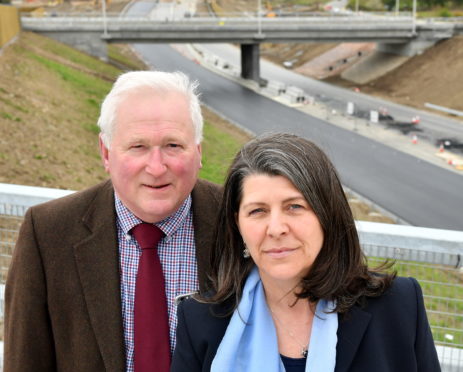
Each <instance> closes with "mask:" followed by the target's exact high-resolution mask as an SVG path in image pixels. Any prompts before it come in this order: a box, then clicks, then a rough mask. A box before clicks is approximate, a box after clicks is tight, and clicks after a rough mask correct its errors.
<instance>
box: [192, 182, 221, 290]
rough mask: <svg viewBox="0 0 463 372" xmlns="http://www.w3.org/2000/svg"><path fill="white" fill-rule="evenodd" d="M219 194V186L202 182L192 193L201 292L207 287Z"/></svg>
mask: <svg viewBox="0 0 463 372" xmlns="http://www.w3.org/2000/svg"><path fill="white" fill-rule="evenodd" d="M221 193H222V191H221V189H220V188H219V186H217V185H215V184H212V183H210V182H207V181H204V180H198V182H197V183H196V185H195V187H194V189H193V191H192V207H193V226H194V230H195V245H196V260H197V264H198V280H199V285H200V288H201V290H206V286H207V284H206V283H207V272H208V270H209V251H210V249H211V248H212V246H213V244H214V243H213V241H212V240H213V235H214V229H215V222H216V216H217V212H218V211H219V206H220V197H221Z"/></svg>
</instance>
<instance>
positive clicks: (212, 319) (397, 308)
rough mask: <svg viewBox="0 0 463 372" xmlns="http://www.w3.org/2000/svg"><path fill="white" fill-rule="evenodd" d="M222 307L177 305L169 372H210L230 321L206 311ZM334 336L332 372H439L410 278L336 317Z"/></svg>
mask: <svg viewBox="0 0 463 372" xmlns="http://www.w3.org/2000/svg"><path fill="white" fill-rule="evenodd" d="M224 308H225V306H224V305H208V304H201V303H199V302H197V301H195V300H194V299H191V298H190V299H187V300H184V301H183V302H182V303H180V305H179V307H178V313H177V316H178V326H177V346H176V349H175V352H174V356H173V361H172V368H171V372H199V371H202V372H206V371H207V372H208V371H210V368H211V363H212V360H213V359H214V356H215V354H216V352H217V348H218V346H219V344H220V342H221V340H222V337H223V335H224V333H225V331H226V329H227V326H228V323H229V321H230V316H228V317H216V316H212V315H211V311H213V312H214V313H215V314H220V313H222V314H223V313H224ZM337 334H338V343H337V347H336V368H335V371H336V372H347V371H350V372H371V371H375V372H414V371H419V372H438V371H440V366H439V361H438V359H437V353H436V349H435V346H434V342H433V339H432V335H431V331H430V328H429V324H428V320H427V317H426V312H425V308H424V304H423V296H422V293H421V288H420V286H419V284H418V283H417V281H416V280H415V279H413V278H396V279H395V280H394V283H393V285H392V287H391V288H390V289H389V290H388V291H387V292H386V293H385V294H383V295H382V296H380V297H377V298H370V299H368V300H367V303H366V306H365V307H363V308H360V307H358V306H354V307H353V308H352V309H351V310H350V311H349V312H348V313H347V314H346V316H343V317H342V319H341V317H339V326H338V333H337ZM309 352H310V350H309ZM249 372H257V371H249ZM317 372H319V371H317ZM320 372H322V371H320Z"/></svg>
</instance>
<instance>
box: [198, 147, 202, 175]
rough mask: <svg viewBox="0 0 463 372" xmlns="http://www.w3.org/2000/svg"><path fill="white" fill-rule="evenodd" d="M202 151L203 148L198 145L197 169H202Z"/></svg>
mask: <svg viewBox="0 0 463 372" xmlns="http://www.w3.org/2000/svg"><path fill="white" fill-rule="evenodd" d="M202 151H203V148H202V147H201V144H198V152H199V169H201V168H202V167H203V162H202V160H201V159H202Z"/></svg>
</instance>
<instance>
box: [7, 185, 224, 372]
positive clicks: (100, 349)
mask: <svg viewBox="0 0 463 372" xmlns="http://www.w3.org/2000/svg"><path fill="white" fill-rule="evenodd" d="M192 197H193V224H194V227H195V243H196V249H197V259H198V272H199V280H200V283H201V284H202V286H204V283H205V272H206V270H207V256H208V250H209V248H210V247H211V245H212V233H213V225H214V221H215V215H216V213H217V210H218V205H219V200H220V189H219V187H218V186H216V185H213V184H211V183H209V182H206V181H198V183H197V184H196V186H195V188H194V190H193V192H192ZM115 221H116V214H115V209H114V190H113V187H112V184H111V182H110V181H106V182H104V183H102V184H99V185H97V186H94V187H92V188H90V189H88V190H85V191H82V192H78V193H75V194H72V195H70V196H67V197H64V198H60V199H56V200H54V201H51V202H47V203H44V204H41V205H38V206H35V207H32V208H30V209H29V210H28V212H27V214H26V216H25V220H24V223H23V225H22V227H21V231H20V234H19V238H18V241H17V243H16V248H15V250H14V253H13V259H12V263H11V267H10V271H9V274H8V279H7V284H6V293H5V297H6V298H5V301H6V306H5V311H6V315H5V353H4V371H5V372H12V371H14V372H16V371H28V372H30V371H47V372H49V371H73V372H74V371H86V372H90V371H105V370H106V371H124V370H125V350H124V337H123V326H122V310H121V299H120V284H119V259H118V246H117V230H116V223H115Z"/></svg>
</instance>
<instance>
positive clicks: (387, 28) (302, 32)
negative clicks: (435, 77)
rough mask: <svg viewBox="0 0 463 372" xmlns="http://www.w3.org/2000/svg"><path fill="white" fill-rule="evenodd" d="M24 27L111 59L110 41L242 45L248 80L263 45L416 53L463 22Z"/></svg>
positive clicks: (82, 22) (96, 21)
mask: <svg viewBox="0 0 463 372" xmlns="http://www.w3.org/2000/svg"><path fill="white" fill-rule="evenodd" d="M21 21H22V28H23V29H24V30H28V31H34V32H38V33H41V34H44V35H46V36H49V37H52V38H54V39H57V40H60V41H62V42H65V43H67V44H71V45H73V46H74V47H77V48H79V49H81V50H84V51H86V52H88V53H90V54H92V55H95V56H98V57H100V58H103V59H105V58H106V46H107V43H145V42H146V43H193V42H194V43H211V42H212V43H214V42H216V43H238V44H240V45H241V67H242V68H241V71H242V76H243V77H244V78H248V79H253V80H259V44H261V43H264V42H269V43H288V42H298V43H301V42H376V43H378V45H379V50H382V51H385V52H389V53H396V54H402V55H414V54H416V53H419V52H421V51H422V50H424V49H426V48H428V47H429V46H431V45H433V44H434V43H436V42H437V41H439V40H442V39H448V38H450V37H452V36H453V35H455V34H457V33H460V32H461V31H462V30H463V26H462V25H461V24H460V25H458V24H456V23H452V22H441V21H435V20H429V21H416V20H415V19H413V18H412V17H397V16H363V15H362V16H359V15H350V16H313V17H282V18H272V19H269V18H255V17H254V18H237V17H235V18H209V17H207V18H206V17H204V18H198V17H191V18H183V19H180V20H173V21H172V20H169V19H167V18H166V19H165V20H159V19H156V20H154V19H150V18H149V17H130V16H129V17H127V16H125V17H119V16H117V17H116V16H111V17H76V16H73V17H60V16H58V17H56V16H55V17H40V18H31V17H23V18H22V19H21Z"/></svg>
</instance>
